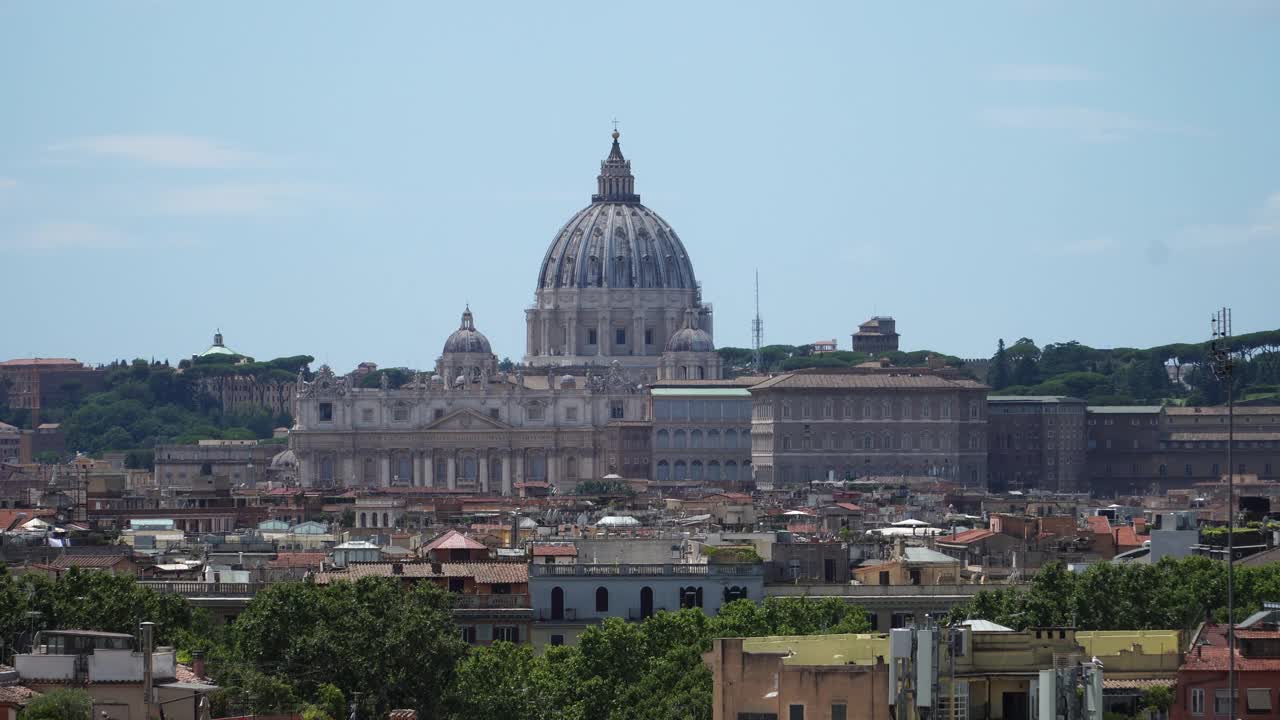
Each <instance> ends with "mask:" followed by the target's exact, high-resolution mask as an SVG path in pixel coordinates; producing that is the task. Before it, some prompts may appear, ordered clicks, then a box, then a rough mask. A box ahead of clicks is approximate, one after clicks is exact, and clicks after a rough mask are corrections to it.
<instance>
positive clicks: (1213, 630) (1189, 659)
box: [1178, 625, 1280, 672]
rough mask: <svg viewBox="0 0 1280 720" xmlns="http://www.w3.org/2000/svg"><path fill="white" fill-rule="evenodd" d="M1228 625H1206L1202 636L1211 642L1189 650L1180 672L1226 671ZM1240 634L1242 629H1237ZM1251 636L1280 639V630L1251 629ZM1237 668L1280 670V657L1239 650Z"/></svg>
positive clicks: (1240, 670) (1246, 669)
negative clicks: (1252, 654)
mask: <svg viewBox="0 0 1280 720" xmlns="http://www.w3.org/2000/svg"><path fill="white" fill-rule="evenodd" d="M1226 632H1227V627H1226V626H1225V625H1209V626H1206V627H1205V629H1204V632H1203V633H1202V634H1201V637H1202V638H1203V639H1204V640H1206V641H1208V642H1209V643H1210V644H1209V645H1205V646H1203V647H1196V648H1194V649H1192V650H1190V651H1188V652H1187V654H1186V657H1185V659H1184V660H1183V661H1182V667H1180V668H1178V671H1179V672H1226V670H1227V665H1228V664H1229V662H1228V659H1229V657H1230V653H1228V651H1227V639H1226ZM1236 632H1237V634H1239V632H1240V631H1238V630H1237V631H1236ZM1250 632H1251V636H1256V637H1270V638H1275V639H1277V640H1280V631H1257V630H1255V631H1250ZM1235 656H1236V670H1237V671H1238V672H1251V671H1252V672H1280V658H1272V657H1261V658H1260V657H1252V658H1251V657H1245V656H1244V655H1241V654H1240V653H1239V652H1238V651H1237V652H1236V654H1235Z"/></svg>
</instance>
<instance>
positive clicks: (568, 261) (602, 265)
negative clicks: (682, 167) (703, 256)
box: [538, 132, 697, 290]
mask: <svg viewBox="0 0 1280 720" xmlns="http://www.w3.org/2000/svg"><path fill="white" fill-rule="evenodd" d="M597 185H598V190H599V192H598V193H596V194H595V195H593V196H592V197H591V200H592V202H591V204H590V205H588V206H587V207H586V208H583V209H582V210H580V211H578V213H577V214H575V215H574V216H573V217H571V218H569V222H567V223H565V224H564V227H562V228H560V232H559V233H558V234H557V235H556V238H555V240H554V241H552V243H551V247H550V248H549V249H548V250H547V254H546V257H545V258H543V261H542V271H541V273H540V274H539V276H538V289H540V290H541V289H549V288H594V287H609V288H632V287H634V288H674V289H680V290H693V289H696V288H697V281H696V280H695V279H694V276H693V265H692V264H691V263H690V262H689V256H688V255H687V254H686V253H685V250H684V245H683V244H681V242H680V238H679V236H677V235H676V232H675V230H673V229H671V226H670V225H668V224H667V221H665V220H663V219H662V218H661V217H659V216H658V214H657V213H655V212H654V211H652V210H650V209H649V208H647V207H645V206H644V205H641V204H640V196H639V195H637V194H635V192H634V190H635V179H634V178H633V177H632V175H631V162H630V161H629V160H626V159H625V158H623V157H622V149H621V148H620V147H619V145H618V134H617V133H616V132H615V133H614V136H613V148H612V150H611V151H610V153H609V157H608V159H606V160H605V161H603V162H602V163H600V175H599V177H598V178H597Z"/></svg>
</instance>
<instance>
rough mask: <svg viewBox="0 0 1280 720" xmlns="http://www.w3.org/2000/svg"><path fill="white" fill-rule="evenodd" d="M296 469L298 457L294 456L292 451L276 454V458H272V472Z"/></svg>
mask: <svg viewBox="0 0 1280 720" xmlns="http://www.w3.org/2000/svg"><path fill="white" fill-rule="evenodd" d="M296 467H298V456H297V455H294V454H293V451H292V450H285V451H284V452H281V453H276V456H275V457H273V458H271V469H272V470H283V469H287V468H296Z"/></svg>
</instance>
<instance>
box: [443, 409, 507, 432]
mask: <svg viewBox="0 0 1280 720" xmlns="http://www.w3.org/2000/svg"><path fill="white" fill-rule="evenodd" d="M510 428H511V426H510V425H508V424H506V423H504V422H502V421H501V420H494V419H493V418H491V417H489V416H488V415H482V414H480V413H478V412H476V411H475V410H473V409H472V408H461V409H458V410H454V411H453V412H451V413H449V414H448V415H445V416H444V417H442V418H440V419H439V420H436V421H435V422H433V423H431V424H430V425H428V426H427V429H428V430H507V429H510Z"/></svg>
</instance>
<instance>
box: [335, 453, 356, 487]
mask: <svg viewBox="0 0 1280 720" xmlns="http://www.w3.org/2000/svg"><path fill="white" fill-rule="evenodd" d="M334 472H341V473H342V475H340V476H339V477H338V478H337V481H338V482H337V483H336V484H337V485H339V486H343V487H350V486H352V485H355V484H356V483H355V479H356V458H355V453H350V452H348V453H345V454H344V455H343V456H342V469H341V470H340V471H339V470H337V469H335V470H334Z"/></svg>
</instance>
